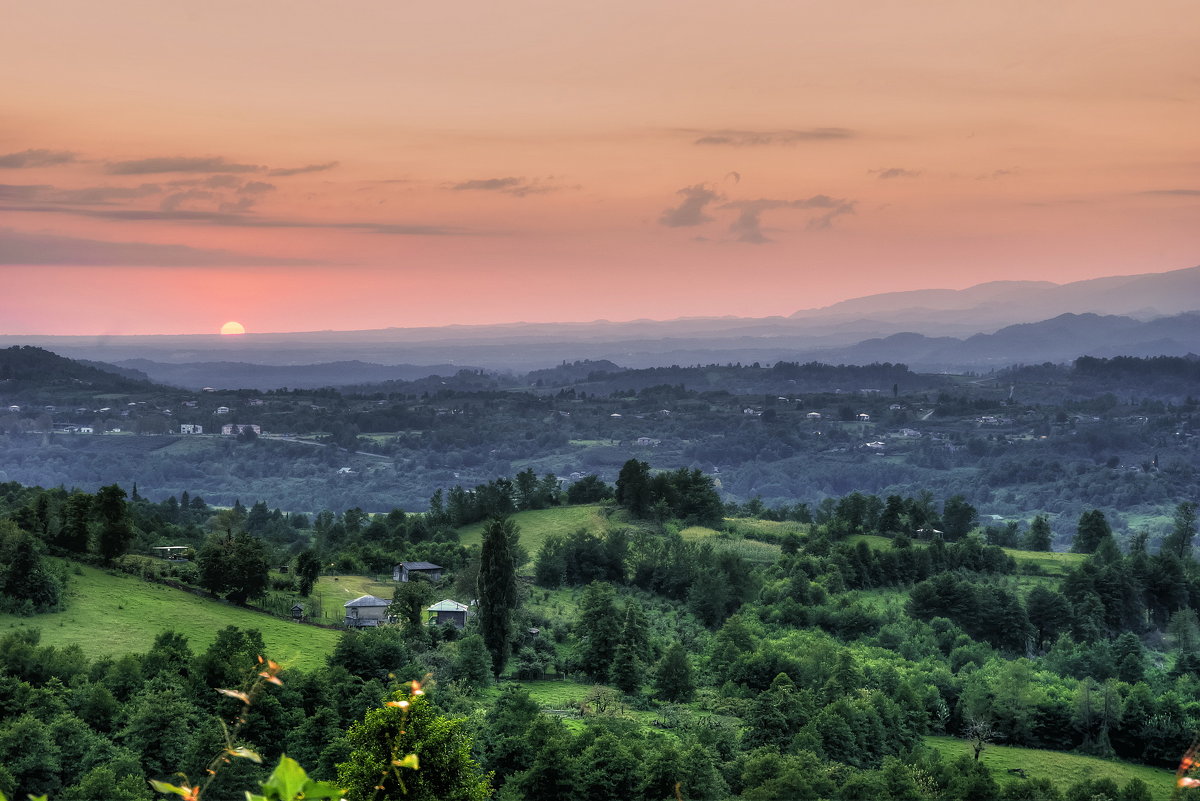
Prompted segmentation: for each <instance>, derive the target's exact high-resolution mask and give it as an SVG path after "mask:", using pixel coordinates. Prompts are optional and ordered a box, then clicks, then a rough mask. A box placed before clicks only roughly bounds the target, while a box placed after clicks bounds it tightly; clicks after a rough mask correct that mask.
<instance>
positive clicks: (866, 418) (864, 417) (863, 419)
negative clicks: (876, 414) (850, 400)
mask: <svg viewBox="0 0 1200 801" xmlns="http://www.w3.org/2000/svg"><path fill="white" fill-rule="evenodd" d="M858 422H860V423H869V422H871V415H869V414H867V413H866V412H860V413H859V415H858Z"/></svg>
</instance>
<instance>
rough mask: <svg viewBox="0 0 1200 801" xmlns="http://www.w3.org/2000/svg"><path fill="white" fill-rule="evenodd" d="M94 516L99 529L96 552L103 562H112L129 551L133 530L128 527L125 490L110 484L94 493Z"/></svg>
mask: <svg viewBox="0 0 1200 801" xmlns="http://www.w3.org/2000/svg"><path fill="white" fill-rule="evenodd" d="M95 510H96V514H97V516H98V517H99V519H100V528H99V531H98V532H97V536H96V551H97V553H99V554H100V556H101V558H103V559H104V560H105V561H112V560H113V559H116V558H117V557H118V556H120V555H121V554H123V553H125V552H126V551H128V550H129V544H130V543H131V542H133V528H132V527H130V525H129V518H128V511H127V509H126V505H125V490H123V489H121V488H120V487H118V486H117V485H116V484H112V485H110V486H107V487H101V488H100V490H99V492H97V493H96V503H95Z"/></svg>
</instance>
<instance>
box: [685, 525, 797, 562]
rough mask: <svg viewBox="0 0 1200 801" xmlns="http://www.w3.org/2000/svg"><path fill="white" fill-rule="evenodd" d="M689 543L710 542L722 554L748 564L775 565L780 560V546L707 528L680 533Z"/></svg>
mask: <svg viewBox="0 0 1200 801" xmlns="http://www.w3.org/2000/svg"><path fill="white" fill-rule="evenodd" d="M679 535H680V536H681V537H683V538H684V539H685V540H687V541H688V542H699V541H700V540H710V541H711V542H712V546H713V548H715V549H716V550H718V551H721V552H722V553H731V554H734V555H736V556H740V557H742V558H743V559H745V560H746V561H747V562H751V563H753V564H760V565H770V564H774V563H775V561H776V560H778V559H779V546H778V545H772V544H771V543H769V542H760V541H759V540H747V539H743V538H741V537H730V536H729V535H727V534H722V533H721V532H719V531H717V530H716V529H712V528H707V527H706V526H688V527H687V528H685V529H683V530H682V531H680V532H679Z"/></svg>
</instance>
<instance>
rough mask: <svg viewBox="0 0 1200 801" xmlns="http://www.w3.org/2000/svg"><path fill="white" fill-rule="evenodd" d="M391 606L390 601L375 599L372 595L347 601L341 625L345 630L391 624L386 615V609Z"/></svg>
mask: <svg viewBox="0 0 1200 801" xmlns="http://www.w3.org/2000/svg"><path fill="white" fill-rule="evenodd" d="M391 605H392V602H391V601H385V600H384V599H382V598H376V597H375V596H374V595H363V596H360V597H358V598H355V599H354V600H353V601H347V602H346V603H345V604H344V606H345V607H346V619H345V620H344V621H343V624H344V625H345V626H346V627H347V628H357V629H363V628H374V627H375V626H380V625H383V624H384V623H391V622H392V621H391V619H390V618H389V617H388V613H387V610H388V607H389V606H391Z"/></svg>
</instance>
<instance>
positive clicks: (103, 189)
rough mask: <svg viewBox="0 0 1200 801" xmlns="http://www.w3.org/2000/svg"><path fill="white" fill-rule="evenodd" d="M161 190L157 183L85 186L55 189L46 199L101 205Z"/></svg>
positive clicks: (83, 204)
mask: <svg viewBox="0 0 1200 801" xmlns="http://www.w3.org/2000/svg"><path fill="white" fill-rule="evenodd" d="M160 192H162V187H161V186H159V185H158V184H141V185H140V186H85V187H83V188H82V189H56V190H54V192H52V193H50V194H49V197H48V198H44V199H48V200H51V201H53V202H54V203H69V204H78V205H81V206H89V205H91V206H103V205H107V204H110V203H118V202H120V201H123V200H137V199H138V198H143V197H149V196H150V195H157V194H159V193H160Z"/></svg>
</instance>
